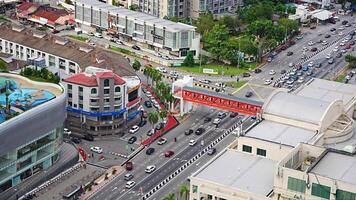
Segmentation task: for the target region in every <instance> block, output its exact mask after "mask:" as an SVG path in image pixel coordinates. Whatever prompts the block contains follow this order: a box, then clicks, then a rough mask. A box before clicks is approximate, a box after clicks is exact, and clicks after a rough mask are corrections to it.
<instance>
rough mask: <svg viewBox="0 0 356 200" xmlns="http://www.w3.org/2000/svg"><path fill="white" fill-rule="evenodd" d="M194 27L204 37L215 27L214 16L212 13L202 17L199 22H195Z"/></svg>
mask: <svg viewBox="0 0 356 200" xmlns="http://www.w3.org/2000/svg"><path fill="white" fill-rule="evenodd" d="M193 25H194V26H196V27H197V31H198V32H199V33H201V34H202V35H204V33H206V32H207V31H210V30H211V29H212V28H213V27H214V25H215V21H214V16H213V14H211V13H209V14H206V15H201V16H200V17H199V18H198V19H197V20H195V21H193Z"/></svg>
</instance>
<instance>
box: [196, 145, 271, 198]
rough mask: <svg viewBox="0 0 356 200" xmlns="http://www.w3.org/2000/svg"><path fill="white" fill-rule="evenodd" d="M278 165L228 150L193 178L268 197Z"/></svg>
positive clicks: (267, 160)
mask: <svg viewBox="0 0 356 200" xmlns="http://www.w3.org/2000/svg"><path fill="white" fill-rule="evenodd" d="M276 164H277V162H276V161H273V160H270V159H267V158H263V157H259V156H254V155H250V154H247V153H242V152H237V151H234V150H227V151H225V152H224V153H223V154H221V155H220V156H218V157H216V158H214V160H212V161H211V162H210V164H208V165H207V166H206V167H205V168H203V169H201V170H200V171H198V172H197V173H196V174H195V175H193V176H194V177H197V178H200V179H204V180H207V181H211V182H214V183H216V184H221V185H224V186H227V187H231V188H236V189H240V190H244V191H249V192H252V193H258V194H261V195H263V196H266V195H268V194H269V193H270V192H271V191H272V189H273V181H274V168H275V166H276Z"/></svg>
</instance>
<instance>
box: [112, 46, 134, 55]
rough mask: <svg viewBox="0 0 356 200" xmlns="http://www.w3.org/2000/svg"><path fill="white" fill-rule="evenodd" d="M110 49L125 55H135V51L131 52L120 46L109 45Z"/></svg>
mask: <svg viewBox="0 0 356 200" xmlns="http://www.w3.org/2000/svg"><path fill="white" fill-rule="evenodd" d="M110 49H111V50H113V51H117V52H120V53H123V54H126V55H130V56H135V53H133V52H131V51H129V50H127V49H123V48H120V47H113V46H111V47H110Z"/></svg>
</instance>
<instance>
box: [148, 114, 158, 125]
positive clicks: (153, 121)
mask: <svg viewBox="0 0 356 200" xmlns="http://www.w3.org/2000/svg"><path fill="white" fill-rule="evenodd" d="M158 120H159V116H158V113H157V112H150V113H148V122H150V124H151V125H152V128H154V126H155V124H156V123H157V122H158Z"/></svg>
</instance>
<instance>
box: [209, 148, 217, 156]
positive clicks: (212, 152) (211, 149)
mask: <svg viewBox="0 0 356 200" xmlns="http://www.w3.org/2000/svg"><path fill="white" fill-rule="evenodd" d="M215 152H216V149H215V148H210V149H209V150H208V151H207V154H208V155H210V156H211V155H214V154H215Z"/></svg>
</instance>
